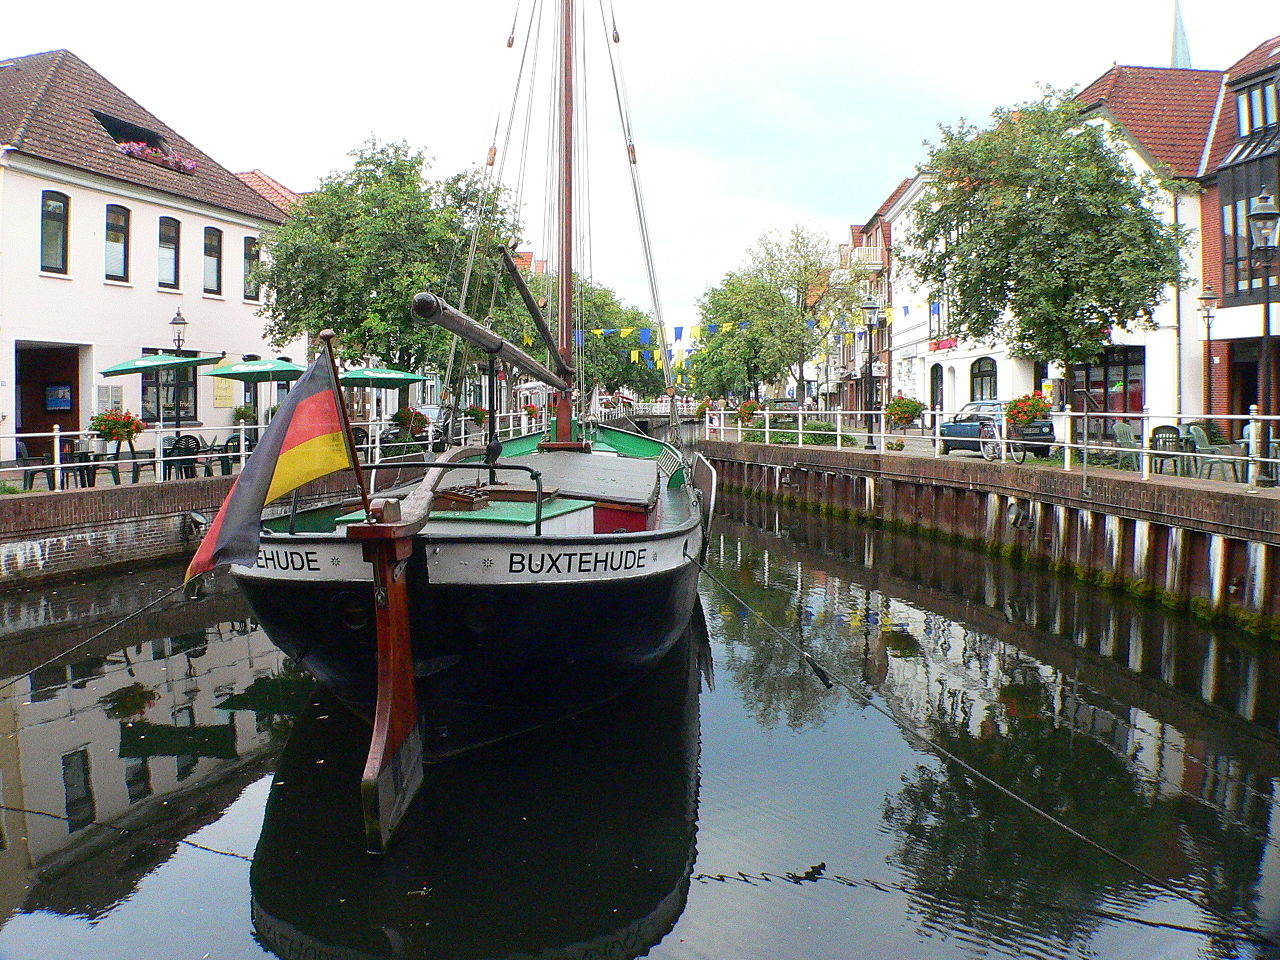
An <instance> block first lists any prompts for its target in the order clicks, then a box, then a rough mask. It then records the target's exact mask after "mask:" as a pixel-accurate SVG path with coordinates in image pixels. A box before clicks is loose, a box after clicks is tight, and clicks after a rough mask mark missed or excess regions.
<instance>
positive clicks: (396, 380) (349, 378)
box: [338, 367, 428, 390]
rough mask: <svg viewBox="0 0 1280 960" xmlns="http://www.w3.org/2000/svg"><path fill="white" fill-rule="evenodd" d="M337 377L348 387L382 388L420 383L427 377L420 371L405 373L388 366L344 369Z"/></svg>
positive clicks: (394, 387) (392, 388) (388, 388)
mask: <svg viewBox="0 0 1280 960" xmlns="http://www.w3.org/2000/svg"><path fill="white" fill-rule="evenodd" d="M338 379H339V380H340V381H342V383H343V385H344V386H348V387H378V388H380V389H382V390H394V389H396V388H398V387H404V386H408V385H409V384H411V383H421V382H422V381H423V380H426V379H428V378H427V377H424V376H423V375H422V374H420V373H406V372H405V371H403V370H392V369H390V368H389V367H364V368H362V369H359V370H344V371H343V372H342V373H340V374H338Z"/></svg>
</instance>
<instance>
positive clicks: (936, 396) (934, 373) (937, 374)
mask: <svg viewBox="0 0 1280 960" xmlns="http://www.w3.org/2000/svg"><path fill="white" fill-rule="evenodd" d="M929 406H931V407H933V409H935V410H941V409H942V364H940V363H935V364H934V365H933V366H932V367H930V368H929Z"/></svg>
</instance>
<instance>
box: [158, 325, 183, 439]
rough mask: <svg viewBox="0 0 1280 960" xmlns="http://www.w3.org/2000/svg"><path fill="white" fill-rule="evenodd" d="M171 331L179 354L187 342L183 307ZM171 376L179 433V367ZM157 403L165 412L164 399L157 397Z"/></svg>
mask: <svg viewBox="0 0 1280 960" xmlns="http://www.w3.org/2000/svg"><path fill="white" fill-rule="evenodd" d="M169 329H170V330H172V331H173V350H174V352H175V353H177V352H178V351H180V350H181V349H182V345H183V344H184V343H186V342H187V318H186V317H184V316H183V315H182V308H181V307H179V308H178V312H177V313H175V314H174V315H173V319H172V320H170V321H169ZM170 376H172V377H173V429H174V430H175V431H177V430H180V429H181V428H182V398H181V397H180V396H178V393H179V391H180V390H181V389H182V387H181V385H180V384H179V383H178V369H177V367H174V368H173V370H172V371H170ZM159 385H160V381H159V380H157V381H156V391H157V393H159V389H160V388H159ZM156 401H157V403H156V406H157V409H159V410H163V408H164V397H163V396H157V397H156Z"/></svg>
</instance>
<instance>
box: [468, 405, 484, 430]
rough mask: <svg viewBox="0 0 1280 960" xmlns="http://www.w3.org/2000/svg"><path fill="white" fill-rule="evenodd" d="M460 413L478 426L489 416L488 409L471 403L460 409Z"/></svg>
mask: <svg viewBox="0 0 1280 960" xmlns="http://www.w3.org/2000/svg"><path fill="white" fill-rule="evenodd" d="M462 415H463V416H464V417H466V418H467V419H469V420H470V421H471V422H472V423H474V424H475V425H476V426H477V427H479V426H483V425H484V422H485V420H487V419H488V418H489V411H488V410H486V409H485V408H484V407H480V406H477V405H476V404H474V403H473V404H472V405H471V406H469V407H467V409H465V410H463V411H462Z"/></svg>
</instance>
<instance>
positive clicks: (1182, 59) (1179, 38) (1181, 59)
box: [1169, 0, 1191, 69]
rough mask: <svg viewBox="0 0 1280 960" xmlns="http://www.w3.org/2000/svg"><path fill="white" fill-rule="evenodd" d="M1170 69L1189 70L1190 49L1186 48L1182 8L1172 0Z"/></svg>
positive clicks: (1176, 0) (1185, 30)
mask: <svg viewBox="0 0 1280 960" xmlns="http://www.w3.org/2000/svg"><path fill="white" fill-rule="evenodd" d="M1169 66H1171V67H1183V68H1185V69H1190V68H1191V48H1190V47H1189V46H1187V28H1186V27H1184V26H1183V25H1182V6H1181V4H1179V2H1178V0H1173V57H1172V62H1171V63H1170V64H1169Z"/></svg>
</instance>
